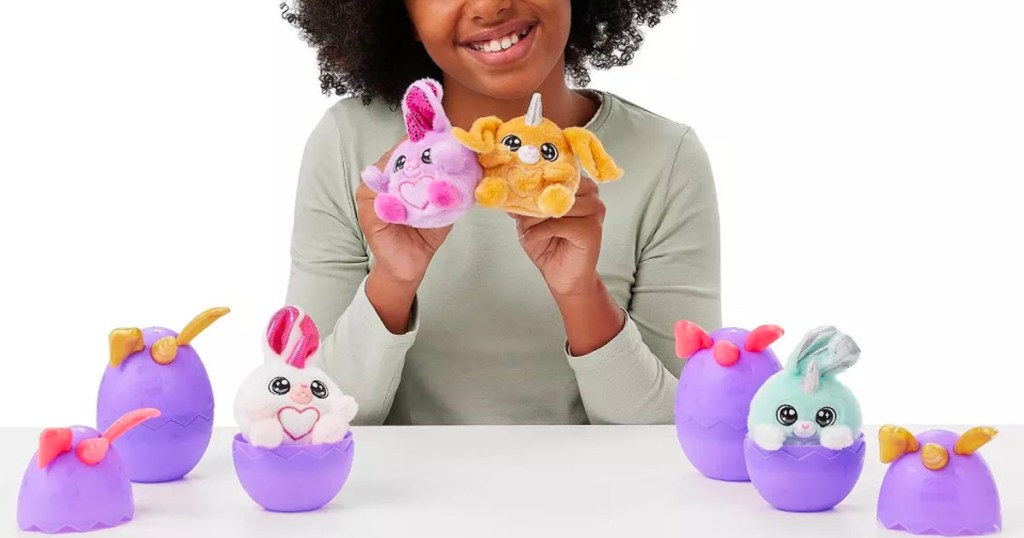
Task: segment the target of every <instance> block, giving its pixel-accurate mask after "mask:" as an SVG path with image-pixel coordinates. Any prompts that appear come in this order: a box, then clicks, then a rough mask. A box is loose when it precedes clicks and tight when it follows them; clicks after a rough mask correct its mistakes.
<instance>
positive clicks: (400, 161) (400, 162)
mask: <svg viewBox="0 0 1024 538" xmlns="http://www.w3.org/2000/svg"><path fill="white" fill-rule="evenodd" d="M403 168H405V155H399V156H398V158H397V159H395V172H398V171H400V170H401V169H403Z"/></svg>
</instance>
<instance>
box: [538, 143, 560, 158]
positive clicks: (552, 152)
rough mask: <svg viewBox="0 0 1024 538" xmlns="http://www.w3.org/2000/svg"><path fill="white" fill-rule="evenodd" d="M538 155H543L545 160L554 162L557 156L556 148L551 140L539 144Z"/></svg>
mask: <svg viewBox="0 0 1024 538" xmlns="http://www.w3.org/2000/svg"><path fill="white" fill-rule="evenodd" d="M540 156H541V157H544V160H545V161H552V162H554V160H555V159H557V158H558V148H556V147H555V145H554V144H552V143H551V142H544V143H543V144H541V146H540Z"/></svg>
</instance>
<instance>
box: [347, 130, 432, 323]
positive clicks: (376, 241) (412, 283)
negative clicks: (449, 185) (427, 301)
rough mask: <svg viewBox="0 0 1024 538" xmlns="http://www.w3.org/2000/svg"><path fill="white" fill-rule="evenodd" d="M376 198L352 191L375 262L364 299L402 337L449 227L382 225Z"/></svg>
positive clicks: (369, 192) (361, 186)
mask: <svg viewBox="0 0 1024 538" xmlns="http://www.w3.org/2000/svg"><path fill="white" fill-rule="evenodd" d="M403 140H405V139H404V138H403V139H402V140H399V141H398V143H397V144H395V146H393V147H392V148H391V149H390V150H388V151H387V153H385V154H384V155H382V156H381V158H380V159H379V160H378V161H377V163H376V166H377V168H379V169H384V167H386V166H387V162H388V159H390V158H391V152H392V151H394V150H395V147H398V144H401V143H402V141H403ZM376 198H377V193H375V192H374V191H373V190H371V189H370V188H369V187H367V186H366V185H365V184H362V183H360V184H359V188H358V189H357V190H356V207H357V212H358V214H359V228H360V229H361V230H362V231H363V235H364V236H365V237H366V242H367V243H368V244H369V246H370V250H371V251H373V255H374V257H375V258H376V264H374V266H373V268H372V269H370V274H369V276H368V277H367V280H366V295H367V298H368V299H369V300H370V304H372V305H373V308H374V310H376V311H377V315H378V316H379V317H380V320H381V322H382V323H384V326H385V327H387V329H388V330H389V331H390V332H392V333H394V334H402V333H405V332H407V331H408V327H409V319H410V315H411V309H412V304H413V300H414V299H415V297H416V290H417V289H419V285H420V282H421V281H422V280H423V276H424V275H425V274H426V272H427V265H429V264H430V260H432V259H433V258H434V254H435V253H436V252H437V249H438V248H440V247H441V244H442V243H444V240H445V238H447V237H448V233H449V232H450V231H451V229H452V227H451V226H447V227H445V228H433V229H417V228H410V227H409V226H404V225H401V224H391V223H387V222H384V221H382V220H381V219H379V218H378V217H377V213H376V211H375V210H374V207H373V204H374V200H375V199H376Z"/></svg>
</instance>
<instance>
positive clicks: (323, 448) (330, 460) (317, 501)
mask: <svg viewBox="0 0 1024 538" xmlns="http://www.w3.org/2000/svg"><path fill="white" fill-rule="evenodd" d="M231 453H232V459H233V461H234V464H235V473H236V474H237V475H238V481H239V482H240V483H241V484H242V489H244V490H245V492H246V493H247V494H248V495H249V498H251V499H252V500H253V501H255V502H256V504H258V505H260V506H262V507H263V508H265V509H267V510H270V511H272V512H307V511H310V510H316V509H318V508H321V507H322V506H324V505H325V504H327V503H329V502H331V500H332V499H334V497H335V496H337V495H338V492H340V491H341V488H342V486H344V485H345V481H346V480H347V479H348V475H349V472H350V471H351V470H352V458H353V456H354V453H355V444H354V442H353V440H352V432H348V433H347V434H345V437H344V438H343V439H342V440H341V441H338V442H337V443H323V444H315V445H299V444H296V445H280V446H278V447H276V448H264V447H258V446H253V445H251V444H249V442H248V441H246V440H245V438H244V437H243V436H242V434H237V435H235V439H234V443H233V444H232V450H231Z"/></svg>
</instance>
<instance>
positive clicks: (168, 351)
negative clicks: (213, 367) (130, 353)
mask: <svg viewBox="0 0 1024 538" xmlns="http://www.w3.org/2000/svg"><path fill="white" fill-rule="evenodd" d="M230 311H231V310H230V309H228V308H226V307H223V306H221V307H217V308H210V309H208V310H204V311H202V312H201V313H200V314H199V315H198V316H196V317H194V318H192V321H190V322H188V325H186V326H185V328H184V329H182V330H181V333H179V334H178V336H177V337H174V336H165V337H163V338H161V339H159V340H157V341H156V342H153V345H152V346H150V348H149V354H150V356H151V357H153V360H154V361H156V362H157V364H170V363H172V362H174V359H175V357H177V356H178V348H179V347H181V346H187V345H189V344H191V343H192V339H193V338H195V337H196V336H198V335H199V333H201V332H203V331H204V330H205V329H206V328H207V327H209V326H210V325H211V324H212V323H213V322H214V321H217V320H218V319H220V317H221V316H223V315H224V314H227V313H228V312H230Z"/></svg>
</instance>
